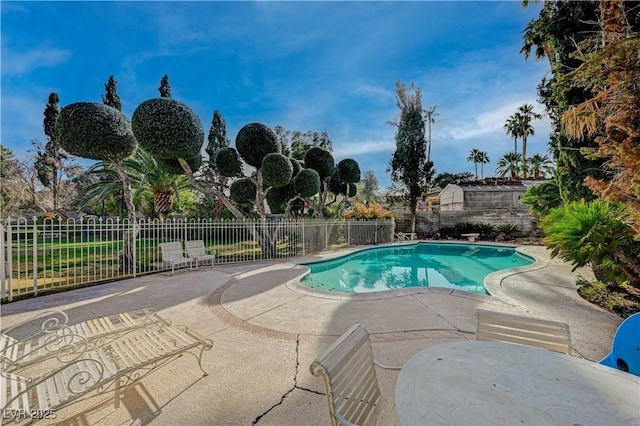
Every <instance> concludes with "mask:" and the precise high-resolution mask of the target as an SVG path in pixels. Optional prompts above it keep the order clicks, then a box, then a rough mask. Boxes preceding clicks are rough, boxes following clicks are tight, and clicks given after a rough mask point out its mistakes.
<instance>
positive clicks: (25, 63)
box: [2, 46, 71, 76]
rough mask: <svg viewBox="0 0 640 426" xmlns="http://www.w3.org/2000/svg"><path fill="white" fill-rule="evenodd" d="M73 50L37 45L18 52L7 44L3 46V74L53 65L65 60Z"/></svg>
mask: <svg viewBox="0 0 640 426" xmlns="http://www.w3.org/2000/svg"><path fill="white" fill-rule="evenodd" d="M70 57H71V52H70V51H69V50H65V49H57V48H49V47H36V48H34V49H30V50H26V51H23V52H16V51H14V50H12V49H9V48H7V47H5V46H3V48H2V75H7V76H16V75H22V74H27V73H28V72H30V71H32V70H34V69H36V68H45V67H53V66H56V65H58V64H61V63H63V62H65V61H66V60H67V59H69V58H70Z"/></svg>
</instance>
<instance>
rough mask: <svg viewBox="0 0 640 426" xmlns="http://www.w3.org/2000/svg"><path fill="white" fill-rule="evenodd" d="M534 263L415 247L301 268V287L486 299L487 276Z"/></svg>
mask: <svg viewBox="0 0 640 426" xmlns="http://www.w3.org/2000/svg"><path fill="white" fill-rule="evenodd" d="M533 262H534V259H532V258H530V257H528V256H525V255H522V254H520V253H517V252H516V250H515V248H513V247H500V246H490V245H480V244H450V243H445V244H443V243H416V244H411V245H401V246H389V247H379V248H372V249H366V250H362V251H358V252H356V253H352V254H349V255H346V256H343V257H339V258H337V259H332V260H326V261H321V262H307V263H302V265H304V266H306V267H308V268H309V269H310V272H309V274H308V275H306V276H305V277H304V278H302V279H301V280H300V282H301V283H302V284H304V285H306V286H308V287H311V288H316V289H321V290H327V291H333V292H343V293H368V292H373V291H383V290H391V289H397V288H405V287H448V288H456V289H459V290H464V291H470V292H473V293H479V294H488V293H487V290H486V289H485V287H484V278H485V277H486V276H487V275H489V274H490V273H492V272H496V271H501V270H504V269H511V268H517V267H520V266H526V265H530V264H532V263H533Z"/></svg>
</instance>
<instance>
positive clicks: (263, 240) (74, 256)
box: [0, 218, 394, 302]
mask: <svg viewBox="0 0 640 426" xmlns="http://www.w3.org/2000/svg"><path fill="white" fill-rule="evenodd" d="M393 229H394V225H393V221H392V220H384V221H382V220H381V221H346V220H171V221H165V222H161V221H158V220H154V221H138V222H129V221H128V220H126V219H125V220H120V219H116V220H114V219H105V220H103V219H96V220H93V219H91V220H88V221H87V220H85V221H80V220H73V219H70V220H66V221H61V220H51V219H46V220H45V221H44V223H42V222H40V223H38V222H37V221H36V220H35V219H26V218H19V219H12V218H7V219H2V220H0V259H1V260H2V261H1V262H0V280H1V288H0V292H1V294H0V296H1V298H2V301H3V302H7V301H9V302H10V301H12V300H13V299H14V298H15V297H17V296H23V295H31V294H33V295H36V294H38V292H42V291H49V290H53V289H58V288H65V287H70V286H78V285H84V284H90V283H95V282H101V281H110V280H116V279H122V278H130V277H135V276H138V275H141V274H148V273H155V272H159V271H164V270H167V269H169V265H167V264H165V263H164V262H162V255H161V253H160V249H159V247H158V244H160V243H163V242H168V241H180V242H182V243H184V241H188V240H203V241H204V243H205V247H206V248H207V250H209V251H214V250H215V254H216V260H215V263H216V264H221V263H232V262H233V263H235V262H253V261H257V260H265V259H288V258H292V257H296V256H305V255H309V254H313V253H316V252H319V251H322V250H327V249H336V248H343V247H349V246H361V245H369V244H378V243H388V242H391V241H392V239H393Z"/></svg>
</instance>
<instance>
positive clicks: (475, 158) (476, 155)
mask: <svg viewBox="0 0 640 426" xmlns="http://www.w3.org/2000/svg"><path fill="white" fill-rule="evenodd" d="M482 154H483V152H482V151H480V150H479V149H477V148H473V149H472V150H471V152H470V153H469V156H468V157H467V161H468V162H470V163H473V164H474V166H475V167H476V180H478V163H480V162H482V160H481V158H482Z"/></svg>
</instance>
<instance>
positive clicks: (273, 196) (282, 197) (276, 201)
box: [267, 184, 296, 214]
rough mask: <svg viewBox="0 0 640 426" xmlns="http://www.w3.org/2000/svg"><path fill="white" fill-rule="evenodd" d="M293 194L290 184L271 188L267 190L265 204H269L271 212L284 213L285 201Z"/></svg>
mask: <svg viewBox="0 0 640 426" xmlns="http://www.w3.org/2000/svg"><path fill="white" fill-rule="evenodd" d="M295 195H296V194H295V193H294V192H293V185H292V184H289V185H286V186H282V187H280V188H271V189H270V190H269V192H267V204H269V209H270V210H271V213H273V214H282V213H284V212H285V210H286V208H287V202H288V201H289V200H290V199H291V198H293V197H294V196H295Z"/></svg>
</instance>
